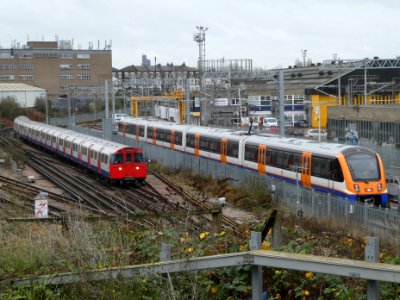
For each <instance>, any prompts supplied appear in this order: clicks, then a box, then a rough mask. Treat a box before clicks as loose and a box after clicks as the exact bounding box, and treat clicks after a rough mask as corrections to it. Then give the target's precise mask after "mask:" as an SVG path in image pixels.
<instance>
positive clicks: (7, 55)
mask: <svg viewBox="0 0 400 300" xmlns="http://www.w3.org/2000/svg"><path fill="white" fill-rule="evenodd" d="M0 58H1V59H12V58H13V56H12V55H11V54H10V53H9V52H3V53H0Z"/></svg>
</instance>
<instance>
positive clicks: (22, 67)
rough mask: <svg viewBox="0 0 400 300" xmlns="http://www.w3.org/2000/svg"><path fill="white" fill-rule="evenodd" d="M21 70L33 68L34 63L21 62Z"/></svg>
mask: <svg viewBox="0 0 400 300" xmlns="http://www.w3.org/2000/svg"><path fill="white" fill-rule="evenodd" d="M19 69H20V70H33V65H30V64H21V65H19Z"/></svg>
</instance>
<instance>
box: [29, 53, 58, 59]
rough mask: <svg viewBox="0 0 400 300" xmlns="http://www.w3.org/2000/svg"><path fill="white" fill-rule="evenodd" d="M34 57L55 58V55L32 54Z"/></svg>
mask: <svg viewBox="0 0 400 300" xmlns="http://www.w3.org/2000/svg"><path fill="white" fill-rule="evenodd" d="M33 56H34V57H37V58H57V57H58V55H57V53H49V52H38V53H34V54H33Z"/></svg>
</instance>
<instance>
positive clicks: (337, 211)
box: [74, 126, 400, 242]
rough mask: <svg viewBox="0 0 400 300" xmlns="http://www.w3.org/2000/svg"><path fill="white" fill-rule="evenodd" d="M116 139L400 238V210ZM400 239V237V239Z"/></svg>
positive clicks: (363, 230) (352, 226) (299, 210)
mask: <svg viewBox="0 0 400 300" xmlns="http://www.w3.org/2000/svg"><path fill="white" fill-rule="evenodd" d="M74 130H76V131H80V132H82V133H86V134H92V135H94V136H98V134H99V132H97V131H94V130H90V129H87V128H82V127H80V126H74ZM112 140H113V141H115V142H119V143H121V144H126V145H129V146H134V147H138V148H141V149H142V150H143V152H144V154H145V158H146V159H148V160H154V161H157V162H158V163H159V164H161V165H163V166H165V167H169V168H173V169H186V170H190V171H191V172H192V173H194V174H201V175H202V176H207V175H211V176H213V177H214V178H231V183H232V184H240V183H246V182H250V181H253V182H254V181H256V184H260V185H263V184H264V185H267V187H269V188H270V190H271V191H273V196H274V199H275V204H277V205H280V206H282V207H284V208H285V209H287V210H289V211H291V212H292V213H295V214H297V215H298V216H299V217H303V216H304V217H310V218H315V219H317V220H318V221H321V222H327V224H329V222H330V224H331V225H332V226H336V227H337V228H341V227H343V226H346V228H348V229H349V230H354V232H357V233H358V234H362V235H371V236H377V237H380V238H381V239H382V240H386V241H388V240H391V241H393V240H397V239H399V238H398V237H400V235H399V234H400V228H399V224H400V211H399V210H398V209H397V208H396V209H387V208H381V207H371V206H366V205H362V204H360V203H357V202H353V201H348V200H346V199H344V198H341V197H337V196H334V195H331V194H327V193H322V192H318V191H315V190H313V189H308V188H303V187H301V186H300V185H298V184H291V183H287V182H283V181H280V180H277V179H275V178H271V177H268V176H265V175H260V174H258V173H257V172H253V171H249V170H245V169H243V168H240V167H237V166H231V165H227V164H221V163H219V162H217V161H211V160H208V159H204V158H201V157H195V156H192V155H187V154H184V153H181V152H178V151H172V150H170V149H166V148H163V147H159V146H155V145H151V144H147V143H143V142H138V141H136V140H132V139H129V138H124V137H122V136H119V135H112ZM399 242H400V239H399Z"/></svg>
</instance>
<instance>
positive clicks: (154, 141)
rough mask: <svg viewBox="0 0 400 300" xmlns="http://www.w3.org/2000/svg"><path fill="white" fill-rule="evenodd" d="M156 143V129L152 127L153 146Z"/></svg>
mask: <svg viewBox="0 0 400 300" xmlns="http://www.w3.org/2000/svg"><path fill="white" fill-rule="evenodd" d="M156 143H157V128H156V127H153V145H155V144H156Z"/></svg>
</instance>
